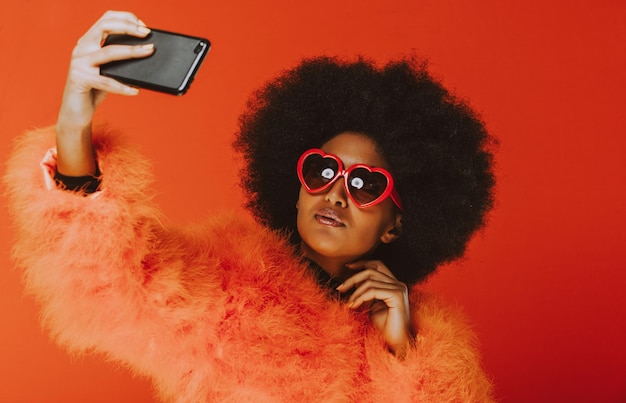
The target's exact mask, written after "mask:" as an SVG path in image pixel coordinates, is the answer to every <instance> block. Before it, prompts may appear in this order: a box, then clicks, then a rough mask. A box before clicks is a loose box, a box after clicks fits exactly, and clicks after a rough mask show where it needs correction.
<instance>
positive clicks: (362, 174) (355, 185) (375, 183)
mask: <svg viewBox="0 0 626 403" xmlns="http://www.w3.org/2000/svg"><path fill="white" fill-rule="evenodd" d="M388 184H389V183H388V181H387V177H386V176H385V175H383V174H382V173H380V172H370V171H369V170H367V169H365V168H357V169H355V170H354V171H352V172H351V173H350V176H349V177H348V187H349V190H350V194H351V195H352V197H353V198H354V199H355V200H356V201H357V203H359V204H361V205H363V204H367V203H371V202H373V201H374V200H376V199H377V198H379V197H380V196H381V195H382V194H383V193H384V192H385V190H386V189H387V185H388Z"/></svg>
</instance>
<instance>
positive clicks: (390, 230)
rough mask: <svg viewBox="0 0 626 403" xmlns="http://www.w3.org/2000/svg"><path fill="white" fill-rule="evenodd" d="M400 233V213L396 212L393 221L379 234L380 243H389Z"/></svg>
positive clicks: (398, 236)
mask: <svg viewBox="0 0 626 403" xmlns="http://www.w3.org/2000/svg"><path fill="white" fill-rule="evenodd" d="M401 235H402V214H400V213H396V217H395V219H394V222H393V223H392V224H391V225H389V227H387V230H386V231H385V232H383V234H382V235H381V236H380V241H381V242H382V243H391V242H393V241H395V240H396V239H398V238H400V236H401Z"/></svg>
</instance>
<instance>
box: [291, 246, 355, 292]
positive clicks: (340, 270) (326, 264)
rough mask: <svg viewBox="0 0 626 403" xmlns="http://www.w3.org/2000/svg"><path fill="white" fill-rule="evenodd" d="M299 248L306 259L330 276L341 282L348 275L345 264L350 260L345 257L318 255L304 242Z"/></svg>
mask: <svg viewBox="0 0 626 403" xmlns="http://www.w3.org/2000/svg"><path fill="white" fill-rule="evenodd" d="M300 249H301V251H302V253H303V254H304V256H305V257H306V258H307V259H310V260H312V261H313V262H315V264H317V265H318V266H319V267H321V268H322V270H324V271H325V272H326V273H328V275H329V276H330V278H332V279H334V280H336V281H339V282H341V281H343V280H345V279H346V278H348V277H349V276H350V272H349V270H348V269H347V268H346V264H348V263H350V262H351V261H352V260H350V259H347V258H345V257H343V258H342V257H328V256H323V255H320V254H319V253H317V252H315V251H313V250H312V249H311V248H310V247H308V246H307V245H306V244H305V243H304V242H303V243H302V244H301V246H300Z"/></svg>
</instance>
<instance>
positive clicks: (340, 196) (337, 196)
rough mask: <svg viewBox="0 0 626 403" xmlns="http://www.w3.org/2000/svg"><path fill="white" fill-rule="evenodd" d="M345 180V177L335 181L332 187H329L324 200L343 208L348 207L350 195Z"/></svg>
mask: <svg viewBox="0 0 626 403" xmlns="http://www.w3.org/2000/svg"><path fill="white" fill-rule="evenodd" d="M343 182H344V181H343V178H339V180H338V181H337V182H335V183H333V184H332V186H331V187H330V189H328V192H327V193H326V197H325V198H324V200H326V201H328V202H331V203H332V204H334V205H336V206H339V207H341V208H346V207H348V195H347V194H346V188H345V186H344V184H343Z"/></svg>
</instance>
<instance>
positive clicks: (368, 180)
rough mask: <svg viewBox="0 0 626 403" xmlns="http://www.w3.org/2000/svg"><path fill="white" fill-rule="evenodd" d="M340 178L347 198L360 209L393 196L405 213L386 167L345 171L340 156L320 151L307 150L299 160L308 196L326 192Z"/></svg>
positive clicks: (302, 181)
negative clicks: (342, 180) (342, 179)
mask: <svg viewBox="0 0 626 403" xmlns="http://www.w3.org/2000/svg"><path fill="white" fill-rule="evenodd" d="M340 176H342V177H343V178H344V186H345V189H346V192H347V193H348V196H349V197H350V199H351V200H352V201H353V202H354V204H355V205H356V206H357V207H359V208H365V207H370V206H373V205H375V204H378V203H380V202H382V201H383V200H385V198H386V197H387V196H390V197H391V200H393V202H394V203H395V205H396V206H398V208H399V209H400V210H402V202H401V200H400V196H399V195H398V192H397V191H396V189H395V188H394V186H393V177H392V176H391V174H390V173H389V171H387V170H386V169H384V168H377V167H371V166H369V165H366V164H355V165H352V166H351V167H350V168H348V169H344V167H343V162H342V161H341V160H340V159H339V157H337V156H336V155H334V154H327V153H325V152H324V151H322V150H320V149H318V148H312V149H310V150H307V151H305V152H304V154H302V155H301V156H300V159H298V178H299V179H300V183H301V184H302V186H304V188H305V189H306V190H307V191H308V192H309V193H319V192H323V191H325V190H326V189H328V188H330V186H332V185H333V183H335V182H336V181H337V179H339V177H340Z"/></svg>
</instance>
